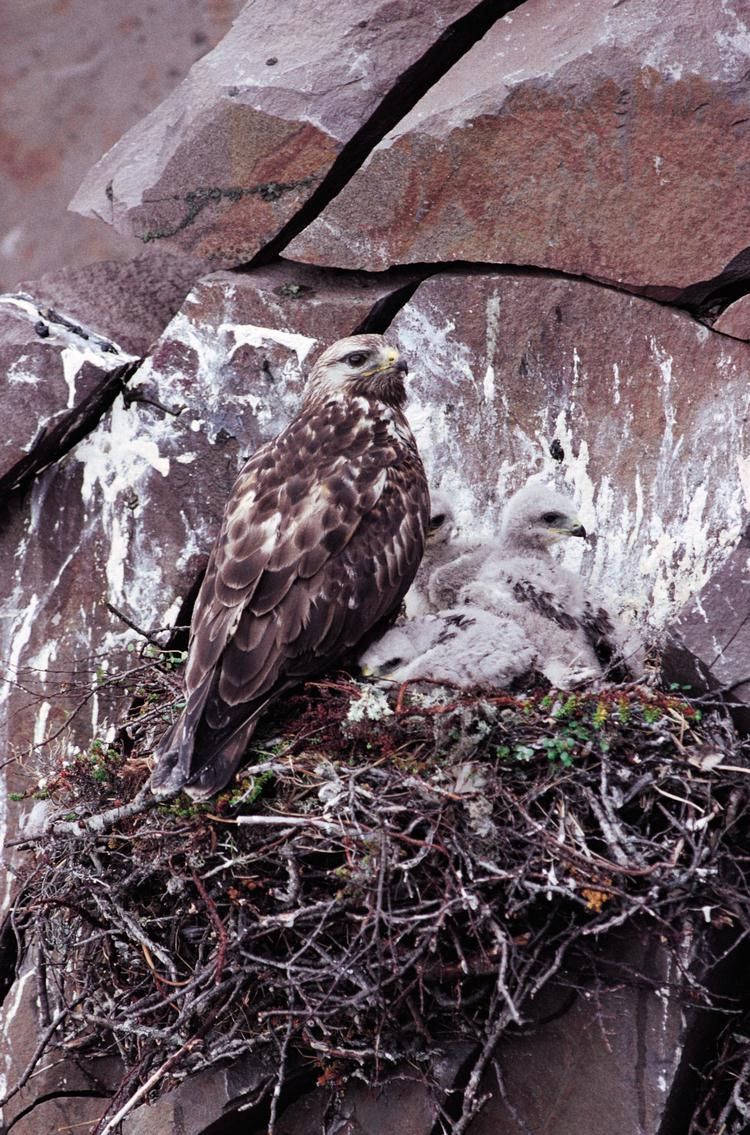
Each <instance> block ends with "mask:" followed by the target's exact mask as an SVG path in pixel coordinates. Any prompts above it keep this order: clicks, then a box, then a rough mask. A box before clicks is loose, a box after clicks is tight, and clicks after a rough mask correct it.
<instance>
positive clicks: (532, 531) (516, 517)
mask: <svg viewBox="0 0 750 1135" xmlns="http://www.w3.org/2000/svg"><path fill="white" fill-rule="evenodd" d="M585 535H586V529H585V528H584V527H583V525H582V524H581V522H580V520H579V519H578V516H577V514H576V509H575V506H574V504H573V502H572V500H570V499H569V498H568V497H565V496H563V495H562V493H558V492H555V490H554V489H548V488H547V487H546V486H545V485H538V484H535V483H531V484H528V485H524V487H523V488H522V489H519V490H518V492H517V493H514V494H513V496H512V497H511V498H510V500H509V501H508V503H507V504H506V506H505V511H504V513H503V528H502V536H503V539H504V540H505V541H506V543H509V544H512V546H513V547H514V548H516V549H519V550H520V549H524V550H529V551H535V552H538V551H543V550H545V549H546V548H548V547H549V546H550V544H556V543H557V542H558V540H565V539H566V538H567V537H568V536H584V537H585Z"/></svg>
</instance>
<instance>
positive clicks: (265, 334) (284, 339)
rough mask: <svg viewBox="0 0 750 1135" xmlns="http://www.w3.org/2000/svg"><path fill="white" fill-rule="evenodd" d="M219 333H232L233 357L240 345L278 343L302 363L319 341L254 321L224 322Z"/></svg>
mask: <svg viewBox="0 0 750 1135" xmlns="http://www.w3.org/2000/svg"><path fill="white" fill-rule="evenodd" d="M218 334H219V335H226V334H229V335H232V336H233V338H234V344H235V345H234V348H233V350H232V351H230V353H229V358H230V359H231V357H232V355H234V352H235V351H236V350H237V349H238V347H243V346H248V347H262V346H263V345H264V344H265V343H278V345H279V346H280V347H286V348H287V350H289V351H294V353H295V354H296V356H297V362H298V363H299V364H300V365H302V363H303V362H304V361H305V359H306V358H307V356H308V355H309V354H310V351H311V350H312V348H313V347H314V346H315V344H316V343H317V341H318V340H317V339H310V338H309V337H308V336H307V335H297V334H295V333H294V332H292V331H279V330H278V328H275V327H256V326H255V325H254V324H252V323H222V324H220V326H219V328H218Z"/></svg>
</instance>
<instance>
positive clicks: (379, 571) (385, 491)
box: [154, 403, 429, 796]
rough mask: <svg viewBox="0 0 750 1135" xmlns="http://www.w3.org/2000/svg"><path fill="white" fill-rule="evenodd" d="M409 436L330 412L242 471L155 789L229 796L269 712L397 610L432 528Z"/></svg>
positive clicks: (305, 418) (352, 409) (308, 418)
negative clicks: (261, 717) (175, 783)
mask: <svg viewBox="0 0 750 1135" xmlns="http://www.w3.org/2000/svg"><path fill="white" fill-rule="evenodd" d="M404 427H405V428H404V431H403V432H401V431H398V430H396V429H394V427H393V423H392V422H389V421H388V420H383V419H382V418H376V417H371V416H369V415H367V414H363V412H362V407H361V405H360V406H359V407H357V406H352V405H351V404H347V403H330V404H328V405H326V406H324V407H322V408H320V409H319V410H318V411H317V412H314V413H312V414H303V415H300V416H299V417H298V418H296V419H295V420H294V421H293V422H292V423H291V424H290V425H289V426H288V427H287V428H286V429H285V430H284V431H282V433H281V434H280V435H279V436H278V437H277V438H275V439H274V440H273V441H271V442H269V443H268V444H267V445H265V446H263V447H262V448H261V449H260V450H258V451H257V453H256V454H254V455H253V457H252V458H251V459H250V460H249V461H248V462H247V464H246V465H245V467H244V469H243V471H242V473H241V474H240V476H239V478H238V480H237V482H236V484H235V487H234V489H233V491H232V494H231V497H230V499H229V502H228V504H227V509H226V512H225V516H224V520H223V523H222V527H221V531H220V533H219V537H218V540H217V542H216V545H215V547H214V550H213V552H212V554H211V558H210V560H209V564H208V568H207V571H206V577H205V579H204V582H203V585H202V587H201V590H200V593H199V595H198V599H197V601H196V607H195V612H194V615H193V623H192V631H191V646H190V652H189V661H188V667H187V673H186V694H187V702H186V706H185V710H184V711H183V714H182V716H181V718H180V719H179V721H178V722H177V723H176V724H175V726H174V727H173V729H172V730H171V732H170V733H169V734H168V735H167V737H165V739H164V741H163V742H162V745H161V747H160V752H159V754H158V755H159V764H158V766H157V770H156V774H158V775H157V776H156V779H155V781H154V783H155V785H156V786H157V787H159V786H164V784H165V783H167V782H168V781H169V778H170V775H171V774H172V773H173V770H175V768H176V769H177V771H178V772H179V781H180V782H181V783H183V784H186V783H187V784H190V785H191V791H192V792H193V794H194V795H201V796H204V795H205V796H209V795H211V794H212V793H213V792H215V791H217V790H218V789H220V788H221V787H223V785H224V784H226V782H227V781H228V780H229V778H230V777H231V775H232V773H233V772H234V769H235V768H236V765H237V763H238V761H239V759H240V758H241V756H242V753H243V751H244V749H245V747H246V745H247V742H248V740H249V738H250V736H251V734H252V730H253V728H254V725H255V720H256V718H257V716H258V714H259V713H260V712H261V710H262V709H263V707H264V706H265V705H266V704H267V703H268V701H269V700H271V699H272V698H273V697H274V696H277V695H278V693H280V692H281V690H283V689H284V688H286V687H288V686H290V685H293V684H295V683H296V682H299V681H301V680H303V679H304V678H306V677H309V676H311V675H312V674H315V673H319V672H320V671H322V670H324V669H325V668H326V667H328V666H330V665H332V664H333V663H334V662H335V661H337V660H339V659H340V658H341V657H342V656H344V655H345V654H347V653H348V652H349V651H350V650H352V649H353V648H354V647H356V646H358V645H360V644H362V643H363V642H364V643H365V644H366V642H367V641H369V638H371V637H372V636H373V635H374V634H375V633H377V630H378V628H380V627H382V625H383V623H384V622H385V621H386V620H387V619H388V618H389V617H390V616H391V615H393V614H394V613H395V611H396V610H397V609H398V607H399V605H400V603H401V601H402V599H403V597H404V594H405V593H406V591H407V590H408V587H409V586H410V584H411V581H412V579H413V577H414V575H415V574H416V570H417V567H418V566H419V561H420V559H421V556H422V551H423V546H424V531H425V527H426V524H427V522H428V519H429V494H428V490H427V485H426V481H425V478H424V473H423V471H422V467H421V463H420V461H419V457H418V455H417V451H416V446H415V445H414V443H413V441H411V440H407V439H410V435H409V434H408V428H406V425H405V422H404Z"/></svg>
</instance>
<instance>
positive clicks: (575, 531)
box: [570, 524, 586, 540]
mask: <svg viewBox="0 0 750 1135" xmlns="http://www.w3.org/2000/svg"><path fill="white" fill-rule="evenodd" d="M570 535H571V536H582V537H583V539H584V540H585V539H586V529H585V528H584V527H583V525H582V524H576V526H575V527H574V528H571V529H570Z"/></svg>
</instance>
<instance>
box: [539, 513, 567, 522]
mask: <svg viewBox="0 0 750 1135" xmlns="http://www.w3.org/2000/svg"><path fill="white" fill-rule="evenodd" d="M562 519H563V517H562V516H561V515H560V513H559V512H545V513H542V520H543V521H544V523H545V524H559V522H560V521H561V520H562Z"/></svg>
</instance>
